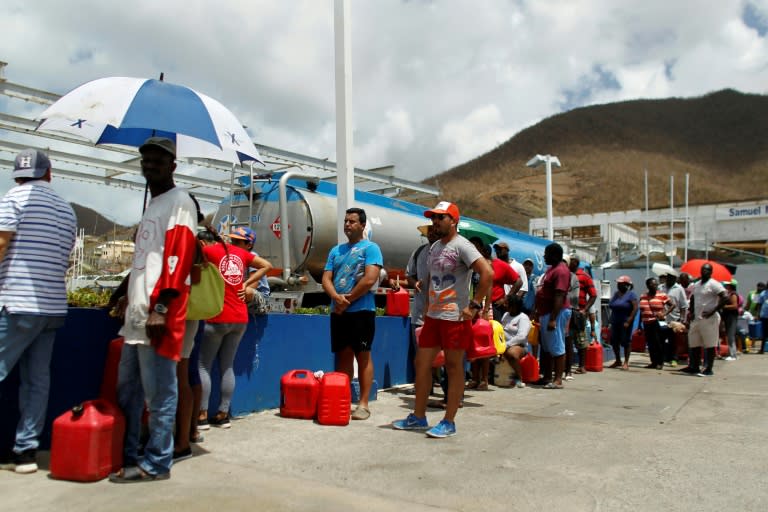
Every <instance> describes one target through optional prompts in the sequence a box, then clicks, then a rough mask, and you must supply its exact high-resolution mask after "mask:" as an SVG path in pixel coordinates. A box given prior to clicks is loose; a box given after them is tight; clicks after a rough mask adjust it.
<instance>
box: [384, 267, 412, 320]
mask: <svg viewBox="0 0 768 512" xmlns="http://www.w3.org/2000/svg"><path fill="white" fill-rule="evenodd" d="M384 311H385V313H386V314H387V315H388V316H408V315H410V314H411V301H410V295H408V290H406V289H405V288H400V276H398V277H397V291H395V290H387V305H386V307H385V309H384Z"/></svg>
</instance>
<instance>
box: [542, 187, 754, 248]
mask: <svg viewBox="0 0 768 512" xmlns="http://www.w3.org/2000/svg"><path fill="white" fill-rule="evenodd" d="M767 221H768V199H760V200H756V201H746V202H733V203H717V204H704V205H692V206H689V207H688V209H687V212H686V209H685V207H676V208H674V209H672V210H671V209H670V208H661V209H654V210H649V211H648V212H646V211H644V210H629V211H616V212H606V213H594V214H584V215H566V216H561V217H554V219H553V228H554V236H555V240H557V241H559V242H565V243H566V244H567V245H568V247H569V248H570V249H571V250H575V251H576V252H577V253H581V255H582V257H586V258H587V259H588V260H596V261H598V262H600V261H606V260H608V259H613V258H616V257H617V252H618V250H620V249H619V248H620V247H623V248H624V250H627V249H628V248H630V247H633V246H634V247H635V248H636V250H637V251H639V252H645V251H646V250H648V251H649V252H650V253H651V254H653V253H654V252H660V253H664V254H666V255H669V254H673V253H677V254H678V255H680V256H682V255H683V253H684V252H685V248H686V247H687V248H688V249H689V250H699V251H701V250H710V249H712V248H721V249H736V250H741V251H749V252H753V253H757V254H761V255H768V222H767ZM646 223H647V226H648V228H647V231H646ZM528 231H529V233H530V234H532V235H536V236H546V232H547V219H546V218H536V219H531V220H530V221H529V228H528ZM686 242H687V243H686Z"/></svg>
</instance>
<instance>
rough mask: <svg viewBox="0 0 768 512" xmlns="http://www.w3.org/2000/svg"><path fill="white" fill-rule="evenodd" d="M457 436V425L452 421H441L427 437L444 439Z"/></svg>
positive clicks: (428, 431) (429, 431)
mask: <svg viewBox="0 0 768 512" xmlns="http://www.w3.org/2000/svg"><path fill="white" fill-rule="evenodd" d="M455 435H456V424H455V423H454V422H452V421H448V420H441V421H440V423H438V424H437V425H435V426H434V427H432V428H431V429H429V430H427V436H429V437H436V438H443V437H451V436H455Z"/></svg>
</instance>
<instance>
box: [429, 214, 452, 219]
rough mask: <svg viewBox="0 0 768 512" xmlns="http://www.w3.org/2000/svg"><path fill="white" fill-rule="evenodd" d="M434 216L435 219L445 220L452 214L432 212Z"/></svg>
mask: <svg viewBox="0 0 768 512" xmlns="http://www.w3.org/2000/svg"><path fill="white" fill-rule="evenodd" d="M432 218H433V219H435V220H445V219H450V218H451V216H450V215H448V214H447V213H434V214H432Z"/></svg>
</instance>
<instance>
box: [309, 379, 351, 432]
mask: <svg viewBox="0 0 768 512" xmlns="http://www.w3.org/2000/svg"><path fill="white" fill-rule="evenodd" d="M351 402H352V393H351V392H350V388H349V377H348V376H347V374H346V373H341V372H330V373H326V374H325V375H323V378H322V379H320V391H319V393H318V398H317V422H318V423H320V424H321V425H340V426H343V425H347V424H349V409H350V404H351Z"/></svg>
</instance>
